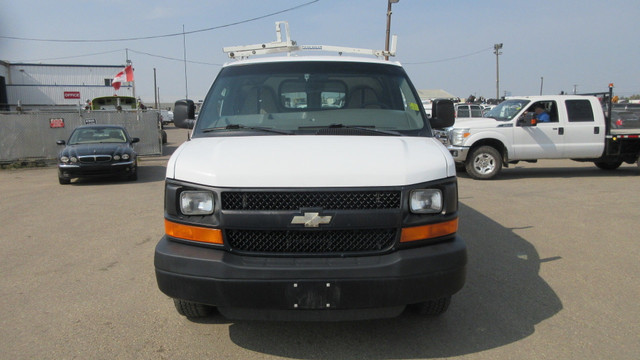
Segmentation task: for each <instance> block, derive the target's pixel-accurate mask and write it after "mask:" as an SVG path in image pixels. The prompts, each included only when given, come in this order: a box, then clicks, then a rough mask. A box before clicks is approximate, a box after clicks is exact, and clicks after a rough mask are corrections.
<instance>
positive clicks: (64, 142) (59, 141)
mask: <svg viewBox="0 0 640 360" xmlns="http://www.w3.org/2000/svg"><path fill="white" fill-rule="evenodd" d="M66 143H67V142H66V141H64V140H58V141H56V144H58V145H65V144H66Z"/></svg>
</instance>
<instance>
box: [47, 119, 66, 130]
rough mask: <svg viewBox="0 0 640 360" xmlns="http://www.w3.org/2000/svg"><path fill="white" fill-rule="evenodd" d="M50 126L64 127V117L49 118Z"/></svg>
mask: <svg viewBox="0 0 640 360" xmlns="http://www.w3.org/2000/svg"><path fill="white" fill-rule="evenodd" d="M49 127H50V128H63V127H64V119H63V118H52V119H49Z"/></svg>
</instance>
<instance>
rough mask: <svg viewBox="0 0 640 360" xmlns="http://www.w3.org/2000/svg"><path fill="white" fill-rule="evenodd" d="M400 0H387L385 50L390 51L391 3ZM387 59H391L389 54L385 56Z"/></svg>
mask: <svg viewBox="0 0 640 360" xmlns="http://www.w3.org/2000/svg"><path fill="white" fill-rule="evenodd" d="M398 1H400V0H388V1H387V37H386V39H385V42H384V51H385V52H386V53H387V54H388V53H389V34H390V33H391V4H393V3H397V2H398ZM384 59H385V60H389V56H388V55H385V56H384Z"/></svg>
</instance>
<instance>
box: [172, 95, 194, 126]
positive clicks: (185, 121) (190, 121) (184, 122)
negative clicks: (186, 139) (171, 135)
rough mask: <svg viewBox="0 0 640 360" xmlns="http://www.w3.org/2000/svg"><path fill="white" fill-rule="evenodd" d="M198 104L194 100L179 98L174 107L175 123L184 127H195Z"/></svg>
mask: <svg viewBox="0 0 640 360" xmlns="http://www.w3.org/2000/svg"><path fill="white" fill-rule="evenodd" d="M195 113H196V105H195V104H194V103H193V100H189V99H184V100H178V101H176V103H175V104H174V107H173V124H174V125H175V126H176V127H179V128H183V129H193V125H194V124H195V123H196V115H195Z"/></svg>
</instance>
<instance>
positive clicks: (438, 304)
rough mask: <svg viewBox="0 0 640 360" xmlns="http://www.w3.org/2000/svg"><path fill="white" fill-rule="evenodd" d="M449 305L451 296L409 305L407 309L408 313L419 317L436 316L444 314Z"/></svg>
mask: <svg viewBox="0 0 640 360" xmlns="http://www.w3.org/2000/svg"><path fill="white" fill-rule="evenodd" d="M449 304H451V296H446V297H443V298H440V299H436V300H429V301H425V302H422V303H418V304H411V305H409V306H408V307H407V308H408V309H409V311H412V312H415V313H417V314H420V315H429V316H438V315H442V314H444V313H445V312H446V311H447V309H449Z"/></svg>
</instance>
